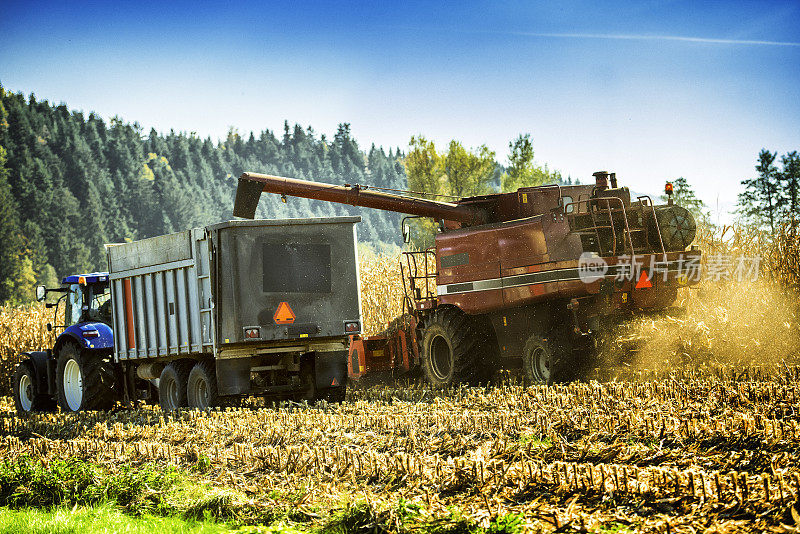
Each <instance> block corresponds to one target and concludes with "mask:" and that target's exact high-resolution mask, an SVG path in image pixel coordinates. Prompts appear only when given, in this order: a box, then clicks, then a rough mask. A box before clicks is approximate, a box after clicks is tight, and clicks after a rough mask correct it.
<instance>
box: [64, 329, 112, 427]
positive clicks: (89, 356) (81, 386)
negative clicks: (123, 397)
mask: <svg viewBox="0 0 800 534" xmlns="http://www.w3.org/2000/svg"><path fill="white" fill-rule="evenodd" d="M117 383H118V380H117V372H116V369H115V366H114V363H113V362H112V361H110V360H109V359H108V356H104V355H100V354H93V353H91V352H87V351H84V350H81V349H80V348H79V347H78V346H77V345H75V344H74V343H65V344H64V345H62V346H61V348H60V349H59V351H58V362H57V363H56V390H57V395H58V406H59V407H60V408H61V409H62V410H63V411H65V412H80V411H86V410H110V409H111V408H112V407H113V406H114V404H115V403H116V402H117V400H118V397H119V394H118V388H117Z"/></svg>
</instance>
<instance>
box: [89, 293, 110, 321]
mask: <svg viewBox="0 0 800 534" xmlns="http://www.w3.org/2000/svg"><path fill="white" fill-rule="evenodd" d="M86 291H87V294H88V297H89V309H88V310H87V312H86V315H87V319H88V320H89V321H99V322H101V323H106V324H108V325H110V324H111V290H110V289H109V287H108V284H102V285H101V284H94V285H92V286H90V287H88V288H87V289H86Z"/></svg>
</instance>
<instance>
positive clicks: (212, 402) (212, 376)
mask: <svg viewBox="0 0 800 534" xmlns="http://www.w3.org/2000/svg"><path fill="white" fill-rule="evenodd" d="M186 400H187V401H188V403H189V407H190V408H197V409H199V410H205V409H207V408H213V407H214V406H216V405H217V404H218V402H219V395H218V394H217V373H216V369H215V368H214V362H213V361H207V360H206V361H201V362H197V363H196V364H194V367H192V370H191V371H190V372H189V378H188V381H187V386H186Z"/></svg>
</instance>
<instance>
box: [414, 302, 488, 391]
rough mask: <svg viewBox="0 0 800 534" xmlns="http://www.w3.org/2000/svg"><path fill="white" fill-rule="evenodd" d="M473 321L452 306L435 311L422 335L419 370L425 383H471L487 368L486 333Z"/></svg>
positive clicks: (486, 370)
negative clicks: (423, 376) (425, 380)
mask: <svg viewBox="0 0 800 534" xmlns="http://www.w3.org/2000/svg"><path fill="white" fill-rule="evenodd" d="M482 333H483V332H482V330H481V329H480V328H478V327H477V325H476V324H475V322H474V320H473V319H471V318H470V317H469V316H467V315H466V314H465V313H463V312H462V311H460V310H458V309H456V308H443V309H440V310H436V311H435V312H434V313H433V315H432V316H431V318H430V320H429V321H428V322H427V324H426V325H425V329H424V332H423V335H422V370H423V372H424V374H425V378H426V379H427V381H428V383H429V384H430V385H431V386H433V387H436V388H444V387H448V386H452V385H454V384H458V383H461V382H463V383H468V384H474V383H476V382H478V381H480V380H481V379H482V378H484V377H485V376H486V375H487V374H488V371H489V370H490V369H488V368H487V367H488V366H487V362H486V361H484V360H485V359H486V358H484V356H487V355H488V352H489V351H488V347H487V343H486V336H485V335H484V336H482V335H481V334H482Z"/></svg>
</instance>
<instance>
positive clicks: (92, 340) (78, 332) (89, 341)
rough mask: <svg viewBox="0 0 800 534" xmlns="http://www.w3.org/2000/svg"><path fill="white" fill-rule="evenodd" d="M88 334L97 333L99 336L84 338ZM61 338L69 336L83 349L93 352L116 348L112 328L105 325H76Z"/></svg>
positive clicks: (69, 328) (65, 331) (68, 328)
mask: <svg viewBox="0 0 800 534" xmlns="http://www.w3.org/2000/svg"><path fill="white" fill-rule="evenodd" d="M87 332H97V336H96V337H84V334H85V333H87ZM61 336H69V337H70V338H72V339H74V340H75V341H77V342H78V344H79V345H80V346H81V347H83V348H87V349H91V350H100V349H113V348H114V332H113V331H112V330H111V327H110V326H108V325H107V324H105V323H99V322H97V323H78V324H74V325H72V326H69V327H67V329H66V330H64V332H63V333H62V334H61ZM61 336H59V337H61Z"/></svg>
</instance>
